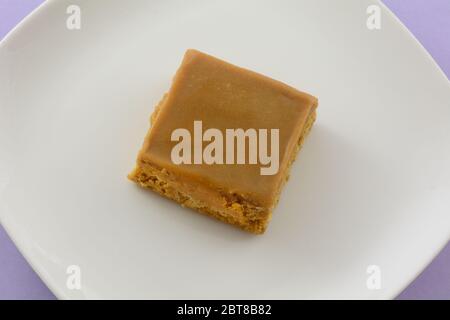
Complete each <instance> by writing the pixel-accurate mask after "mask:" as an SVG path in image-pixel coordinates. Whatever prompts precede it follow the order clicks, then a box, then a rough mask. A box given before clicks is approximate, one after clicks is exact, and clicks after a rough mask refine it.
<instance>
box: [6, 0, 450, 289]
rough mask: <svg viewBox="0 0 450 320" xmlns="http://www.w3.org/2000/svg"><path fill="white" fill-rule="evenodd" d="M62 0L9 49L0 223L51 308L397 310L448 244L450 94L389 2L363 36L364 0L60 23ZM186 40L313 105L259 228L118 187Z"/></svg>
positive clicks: (181, 8)
mask: <svg viewBox="0 0 450 320" xmlns="http://www.w3.org/2000/svg"><path fill="white" fill-rule="evenodd" d="M73 2H74V1H73V0H70V1H65V0H64V1H63V0H58V1H48V2H47V3H46V4H45V5H43V6H42V7H41V8H40V9H39V10H38V11H37V12H35V13H34V14H33V15H32V16H31V17H29V18H28V19H27V20H26V22H25V23H23V24H21V25H20V26H19V27H18V28H17V29H16V30H15V31H14V32H13V33H12V34H10V36H9V37H8V38H7V39H6V40H5V41H4V42H3V43H2V44H1V47H0V217H1V221H2V223H3V225H4V226H5V228H6V229H7V231H8V233H9V234H10V235H11V237H12V238H13V239H14V241H15V242H16V243H17V245H18V247H19V248H20V250H21V251H22V253H23V254H24V255H25V256H26V258H27V259H28V261H29V262H30V263H31V264H32V265H33V267H34V268H35V269H36V271H37V272H38V273H39V275H40V276H41V277H42V278H43V280H44V281H45V282H46V283H47V284H48V285H49V287H50V288H51V289H52V290H53V292H54V293H55V294H56V295H57V296H58V297H60V298H392V297H394V296H395V295H396V294H398V293H399V291H400V290H401V289H402V288H404V287H405V286H406V285H407V284H408V282H410V281H411V280H412V279H413V278H414V277H415V276H416V275H417V274H418V272H420V270H422V268H424V267H425V266H426V264H427V263H428V262H429V261H430V260H431V259H432V257H433V256H434V255H435V254H436V253H437V252H438V251H439V249H440V248H442V246H443V245H444V244H445V243H446V242H447V240H448V239H449V236H450V215H449V210H450V166H449V165H448V164H449V163H450V86H449V82H448V81H447V80H446V78H445V77H444V75H443V73H442V72H441V71H440V70H439V69H438V67H437V66H436V64H435V63H434V62H433V61H432V60H431V58H430V57H429V55H428V54H427V53H426V52H425V51H424V50H423V49H422V48H421V47H420V45H418V43H417V41H416V40H414V39H413V37H412V36H411V35H410V34H409V33H408V32H406V31H405V29H404V27H402V26H401V25H400V23H399V22H398V21H397V20H396V19H395V18H394V17H393V16H392V15H391V14H390V13H389V12H388V11H387V10H386V9H384V8H383V9H382V15H381V18H382V20H381V22H382V25H381V27H382V28H381V30H374V31H370V30H368V29H367V27H366V19H367V13H366V9H367V7H368V5H369V4H371V3H374V2H373V1H361V0H349V1H325V0H323V1H317V0H314V1H313V0H311V1H298V0H295V1H285V2H283V3H281V2H279V1H265V2H264V3H263V2H261V1H256V0H253V1H189V2H188V1H181V0H180V1H176V2H175V1H144V0H135V1H128V2H126V3H125V2H124V1H119V0H114V1H112V0H96V1H88V0H84V1H75V3H77V4H79V5H80V7H81V10H82V11H81V12H82V16H81V17H82V25H81V30H78V31H76V30H72V31H70V30H68V29H67V28H66V18H67V14H66V8H67V6H68V5H69V4H72V3H73ZM187 48H197V49H200V50H203V51H206V52H208V53H211V54H213V55H217V56H219V57H221V58H224V59H226V60H228V61H230V62H232V63H235V64H237V65H240V66H244V67H247V68H250V69H253V70H256V71H258V72H261V73H263V74H266V75H269V76H271V77H274V78H276V79H279V80H282V81H284V82H287V83H289V84H291V85H293V86H294V87H297V88H299V89H301V90H305V91H307V92H311V93H312V94H314V95H317V96H318V97H319V99H320V106H319V109H318V111H319V113H318V120H317V123H316V125H315V127H314V128H313V131H312V133H311V135H310V137H309V139H308V140H307V142H306V144H305V146H304V148H303V150H302V151H301V153H300V156H299V157H298V159H297V161H296V163H295V165H294V167H293V170H292V176H291V179H290V181H289V183H288V184H287V186H286V188H285V189H284V192H283V194H282V197H281V201H280V204H279V206H278V208H277V209H276V211H275V213H274V217H273V220H272V223H271V224H270V226H269V229H268V231H267V232H266V234H265V235H263V236H254V235H250V234H247V233H244V232H242V231H239V230H237V229H235V228H233V227H230V226H227V225H225V224H223V223H220V222H217V221H215V220H213V219H210V218H208V217H205V216H203V215H199V214H197V213H195V212H193V211H190V210H188V209H183V208H181V207H179V206H178V205H177V204H175V203H173V202H171V201H168V200H165V199H162V198H161V197H159V196H157V195H155V194H153V193H151V192H148V191H145V190H142V189H140V188H138V187H137V186H135V185H134V184H132V183H131V182H129V181H128V180H127V179H126V174H127V173H128V172H129V171H130V170H131V169H132V167H133V164H134V161H135V156H136V153H137V151H138V149H139V147H140V145H141V143H142V139H143V137H144V134H145V133H146V131H147V128H148V117H149V114H150V113H151V111H152V109H153V105H154V104H155V103H157V102H158V101H159V99H160V97H161V95H162V94H163V93H164V91H165V90H166V89H167V88H168V86H169V84H170V80H171V77H172V75H173V74H174V72H175V70H176V68H177V66H178V64H179V63H180V60H181V57H182V55H183V53H184V50H185V49H187ZM70 265H78V266H79V267H80V268H81V272H82V273H81V274H82V277H81V285H82V286H81V290H69V289H68V288H67V287H66V280H67V277H68V275H67V274H66V270H67V267H68V266H70ZM370 265H376V266H378V267H379V268H380V270H381V289H379V290H370V289H369V288H368V287H367V285H366V282H367V279H368V278H369V276H370V275H369V274H368V273H367V270H368V269H367V268H368V266H370ZM369 271H370V269H369ZM372 289H373V288H372Z"/></svg>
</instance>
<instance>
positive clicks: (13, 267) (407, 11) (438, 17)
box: [0, 0, 450, 299]
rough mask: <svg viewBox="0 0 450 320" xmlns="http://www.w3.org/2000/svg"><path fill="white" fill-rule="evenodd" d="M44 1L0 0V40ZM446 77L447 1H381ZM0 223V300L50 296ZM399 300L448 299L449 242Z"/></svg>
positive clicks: (449, 59)
mask: <svg viewBox="0 0 450 320" xmlns="http://www.w3.org/2000/svg"><path fill="white" fill-rule="evenodd" d="M43 1H44V0H0V39H2V38H3V37H4V36H5V35H6V34H7V33H8V32H9V31H10V30H11V29H12V28H13V27H14V26H15V25H16V24H17V23H19V22H20V21H21V20H22V19H23V18H24V17H25V16H26V15H27V14H28V13H29V12H31V11H32V10H33V9H34V8H36V7H37V6H38V5H39V4H41V3H42V2H43ZM383 2H384V3H385V4H386V5H387V6H388V7H389V8H390V9H391V10H392V11H393V12H394V13H395V14H396V15H397V16H398V17H399V18H400V20H401V21H402V22H403V23H404V24H405V25H406V26H407V27H408V28H409V29H410V30H411V31H412V33H413V34H414V35H415V36H416V38H417V39H418V40H419V41H420V42H421V43H422V44H423V45H424V47H425V48H426V49H427V50H428V51H429V52H430V54H431V55H432V56H433V58H434V59H435V60H436V62H437V63H438V64H439V65H440V67H441V68H442V70H443V71H444V72H445V73H446V75H447V77H449V78H450V41H449V39H450V0H383ZM54 298H55V297H54V295H53V294H52V293H51V292H50V291H49V290H48V289H47V287H46V286H45V285H44V284H43V283H42V281H41V280H40V279H39V277H38V276H37V275H36V274H35V273H34V271H33V270H32V269H31V267H30V266H29V265H28V263H27V262H26V261H25V259H24V258H23V257H22V255H21V254H20V252H19V251H18V250H17V249H16V247H15V246H14V244H13V243H12V242H11V240H10V239H9V237H8V235H7V234H6V232H5V231H4V230H3V228H2V227H1V226H0V299H54ZM398 298H399V299H450V244H448V245H447V246H446V248H445V249H444V250H443V251H442V252H441V253H440V254H439V256H438V257H437V258H436V259H434V261H433V262H432V263H431V264H430V265H429V266H428V267H427V269H426V270H425V271H424V272H422V274H421V275H420V276H419V277H418V278H417V279H416V280H415V281H414V282H413V283H411V285H410V286H409V287H408V288H406V289H405V290H404V291H403V292H402V293H401V294H400V296H399V297H398Z"/></svg>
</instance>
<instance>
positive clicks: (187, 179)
mask: <svg viewBox="0 0 450 320" xmlns="http://www.w3.org/2000/svg"><path fill="white" fill-rule="evenodd" d="M316 107H317V99H316V98H315V97H313V96H311V95H309V94H306V93H303V92H300V91H297V90H296V89H294V88H292V87H289V86H287V85H285V84H283V83H281V82H278V81H275V80H273V79H270V78H268V77H265V76H263V75H260V74H258V73H255V72H252V71H249V70H246V69H242V68H239V67H237V66H234V65H231V64H229V63H227V62H224V61H222V60H219V59H217V58H214V57H212V56H210V55H207V54H204V53H201V52H199V51H196V50H188V51H187V52H186V53H185V56H184V59H183V62H182V64H181V66H180V68H179V69H178V71H177V73H176V75H175V77H174V79H173V82H172V86H171V88H170V90H169V92H168V93H166V94H165V95H164V97H163V98H162V100H161V101H160V103H159V104H158V105H157V106H156V108H155V111H154V112H153V114H152V116H151V128H150V130H149V131H148V133H147V136H146V137H145V140H144V144H143V146H142V149H141V151H140V152H139V155H138V158H137V164H136V167H135V169H134V170H133V172H131V173H130V174H129V178H130V179H131V180H133V181H135V182H136V183H138V184H139V185H141V186H142V187H144V188H148V189H151V190H153V191H155V192H157V193H159V194H161V195H163V196H165V197H167V198H170V199H172V200H175V201H176V202H178V203H180V204H181V205H182V206H185V207H189V208H193V209H195V210H197V211H199V212H202V213H205V214H207V215H210V216H213V217H215V218H217V219H219V220H222V221H224V222H227V223H230V224H233V225H236V226H239V227H241V228H242V229H244V230H247V231H250V232H252V233H256V234H260V233H263V232H264V231H265V230H266V228H267V225H268V222H269V221H270V219H271V216H272V211H273V209H274V207H275V206H276V204H277V202H278V199H279V197H280V192H281V189H282V187H283V185H284V183H285V182H286V181H287V179H288V177H289V169H290V166H291V164H292V163H293V162H294V160H295V157H296V154H297V152H298V150H299V149H300V147H301V146H302V143H303V141H304V139H305V136H306V135H307V134H308V132H309V131H310V129H311V127H312V125H313V123H314V120H315V117H316V112H315V111H316ZM199 124H201V130H202V131H201V133H199V127H198V126H199ZM177 129H185V130H184V132H185V133H186V132H188V133H190V135H191V140H190V141H191V144H192V147H189V148H190V149H187V148H186V149H184V151H183V152H181V153H180V154H179V156H180V157H182V158H183V159H185V160H186V159H187V160H189V159H190V156H192V158H195V155H197V156H199V155H200V157H201V155H202V153H201V152H202V150H203V151H204V152H205V149H203V148H206V147H207V145H208V144H210V143H211V141H213V140H214V139H216V140H217V139H219V138H220V139H219V140H218V141H216V142H217V143H218V144H216V146H219V145H220V146H223V151H221V152H223V159H224V160H223V161H221V160H220V157H219V156H218V154H215V156H216V157H215V159H216V161H215V162H213V163H211V161H209V162H208V161H205V159H201V158H198V157H197V159H196V160H195V159H194V160H192V161H191V162H188V161H184V162H181V163H180V161H178V160H177V161H174V159H173V152H174V148H175V147H176V146H177V145H178V144H179V143H180V141H181V138H180V137H179V136H177V137H176V138H177V139H174V136H173V133H174V132H175V130H177ZM208 129H215V133H216V134H218V133H223V136H222V137H219V136H217V135H215V136H214V137H215V138H214V139H212V138H211V137H210V139H209V140H208V139H205V136H203V140H202V136H200V137H198V135H199V134H200V135H201V134H202V133H203V134H204V133H205V132H206V131H207V130H208ZM229 129H242V130H243V131H244V132H246V133H248V132H249V130H253V133H255V132H257V133H260V132H262V131H264V130H265V131H266V133H267V134H266V135H259V136H255V135H250V134H248V135H246V136H244V140H243V141H244V142H246V143H247V144H246V145H244V147H245V148H246V149H245V150H246V152H247V153H250V152H251V150H250V148H257V147H258V146H259V147H261V144H258V143H253V144H252V143H250V138H255V137H256V138H259V140H260V141H259V143H260V142H261V139H267V140H268V143H267V148H266V149H268V153H267V154H268V155H270V150H272V152H278V153H276V154H272V156H276V157H277V158H278V164H277V167H275V169H277V170H275V171H274V172H272V173H269V174H262V169H261V168H263V167H267V166H268V164H267V162H264V163H263V162H262V161H261V159H260V158H258V160H257V163H255V162H254V161H253V162H251V161H249V158H250V156H249V154H247V155H246V159H245V161H244V162H242V158H241V161H237V160H236V161H235V162H234V163H233V161H227V160H233V159H235V158H234V157H236V158H237V157H238V156H237V152H238V151H237V148H238V145H239V144H238V143H237V142H236V145H232V144H231V147H230V148H229V149H228V148H226V146H230V145H229V143H230V141H228V140H227V141H226V139H228V138H229V137H228V135H227V134H226V132H227V130H229ZM262 129H264V130H262ZM275 129H276V130H277V131H278V134H277V136H275V137H276V138H278V140H273V141H272V140H271V139H270V137H271V131H273V130H275ZM186 130H187V131H186ZM196 135H197V136H196ZM230 137H232V136H231V135H230ZM234 138H236V136H234ZM234 138H233V139H234ZM236 139H237V138H236ZM236 141H237V140H236ZM184 142H186V141H184ZM187 142H189V141H187ZM231 142H235V141H231ZM241 142H242V141H241ZM274 143H277V144H278V149H277V148H272V147H273V146H275V145H274ZM241 147H242V145H241ZM198 149H201V150H200V151H199V150H198ZM218 150H219V149H216V150H215V152H219V151H218ZM241 150H243V149H241ZM273 150H275V151H273ZM254 151H255V152H256V150H254ZM226 152H229V153H230V152H232V156H230V158H229V159H227V155H226V154H225V153H226ZM258 152H259V153H258ZM258 152H256V155H258V154H260V153H261V151H258ZM212 154H213V155H214V152H213V153H212ZM235 154H236V155H235ZM254 155H255V153H254ZM254 159H255V158H254V157H253V160H254ZM202 160H203V161H202Z"/></svg>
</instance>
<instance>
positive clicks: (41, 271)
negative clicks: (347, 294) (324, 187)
mask: <svg viewBox="0 0 450 320" xmlns="http://www.w3.org/2000/svg"><path fill="white" fill-rule="evenodd" d="M369 1H371V2H373V3H374V4H378V5H379V6H380V7H381V8H382V11H383V12H384V13H387V14H388V15H389V16H390V18H391V19H393V21H394V22H395V24H396V25H397V26H398V27H399V28H400V30H401V31H402V32H403V33H406V35H408V36H409V38H410V40H413V42H414V43H415V46H416V47H417V50H420V51H421V53H422V55H423V57H424V59H427V60H428V62H431V65H433V67H434V69H435V70H438V73H439V74H440V76H441V78H442V81H444V82H445V83H447V85H448V86H449V88H450V79H449V78H448V77H447V75H446V74H445V72H444V71H443V69H442V68H441V67H440V66H439V64H438V63H437V62H436V61H435V60H434V58H433V57H432V55H431V54H430V53H429V52H428V50H427V49H426V48H425V47H424V46H423V45H422V43H421V42H420V41H419V40H418V39H417V38H416V36H415V35H414V34H413V33H412V32H411V31H410V30H409V29H408V28H407V27H406V25H405V24H404V23H403V22H402V21H401V20H400V18H399V17H397V16H396V15H395V14H394V13H393V11H392V10H391V9H390V8H389V7H388V6H387V5H386V4H385V3H384V2H383V1H382V0H369ZM55 3H57V0H45V1H44V2H42V3H41V4H40V5H38V6H37V7H36V8H35V9H33V10H32V11H31V12H30V13H29V14H28V15H26V16H25V17H24V18H23V19H22V20H21V21H20V22H19V23H18V24H17V25H15V26H14V27H13V28H12V29H11V30H10V31H9V32H8V33H7V34H6V35H5V36H4V38H3V39H2V40H1V41H0V52H1V50H3V47H4V46H5V45H6V43H8V42H13V41H14V39H15V38H16V37H17V35H18V34H20V32H21V30H22V29H23V28H24V27H25V26H27V25H29V24H30V23H32V20H33V19H34V18H35V17H36V16H38V15H40V14H41V13H42V12H44V11H45V10H48V8H49V7H50V6H52V5H53V4H55ZM8 220H9V219H8V218H7V217H2V215H0V224H1V225H2V226H3V228H4V229H5V231H6V233H7V235H8V236H9V238H10V239H11V240H12V241H13V243H14V245H15V246H16V248H17V250H18V251H19V252H20V254H21V255H22V256H23V257H24V259H25V260H26V262H27V263H28V264H29V265H30V266H31V267H32V269H33V270H34V272H36V274H37V275H38V276H39V278H40V279H41V280H42V281H43V282H44V284H45V285H46V286H47V287H48V288H49V290H50V291H51V292H52V293H53V294H54V295H55V296H56V298H57V299H62V300H67V299H71V297H70V296H69V295H67V294H66V293H65V291H64V290H62V289H61V288H60V286H58V285H56V284H55V283H54V282H53V281H52V280H51V277H50V275H49V274H47V272H46V271H45V268H44V267H43V265H41V264H40V263H39V261H38V259H34V258H33V257H32V255H33V254H32V252H31V251H29V249H28V246H27V245H26V244H25V243H24V241H25V239H24V238H21V237H19V236H17V232H13V230H12V229H13V227H12V224H11V223H10V222H9V221H8ZM447 245H450V234H449V235H448V239H447V242H444V243H442V244H441V245H440V246H437V248H435V249H434V251H433V252H431V254H429V256H431V258H430V259H427V261H426V262H424V263H423V265H422V266H421V267H420V268H418V269H417V270H416V272H415V273H414V276H413V277H410V278H408V279H407V280H405V283H403V284H402V285H399V286H398V288H393V289H391V290H390V291H387V292H386V293H385V294H384V296H383V295H380V296H381V299H385V300H388V299H395V298H396V297H398V296H399V294H400V293H401V292H403V291H404V290H405V289H406V288H407V287H408V286H409V285H410V284H411V283H413V282H414V281H415V280H416V279H417V277H418V276H419V275H420V274H421V273H422V272H423V271H424V270H425V269H426V268H427V267H428V266H429V265H430V263H431V262H432V261H433V260H434V259H435V258H436V257H437V256H438V255H439V254H440V252H441V251H442V250H443V249H444V248H445V247H446V246H447Z"/></svg>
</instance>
